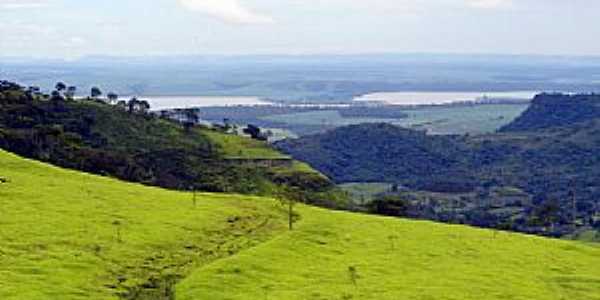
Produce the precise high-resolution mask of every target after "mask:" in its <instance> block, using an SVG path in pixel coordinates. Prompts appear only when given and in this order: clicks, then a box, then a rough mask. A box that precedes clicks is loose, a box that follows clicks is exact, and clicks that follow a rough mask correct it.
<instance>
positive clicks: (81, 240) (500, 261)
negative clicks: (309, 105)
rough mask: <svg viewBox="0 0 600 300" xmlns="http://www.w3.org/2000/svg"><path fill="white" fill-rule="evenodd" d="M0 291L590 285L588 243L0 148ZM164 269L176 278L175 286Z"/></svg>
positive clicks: (469, 293) (183, 293) (505, 291)
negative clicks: (172, 181) (209, 190)
mask: <svg viewBox="0 0 600 300" xmlns="http://www.w3.org/2000/svg"><path fill="white" fill-rule="evenodd" d="M0 178H2V179H3V181H6V182H5V183H0V298H1V299H119V298H120V299H528V300H529V299H540V300H541V299H543V300H547V299H585V300H590V299H591V300H593V299H600V269H598V268H597V266H598V265H599V264H600V248H597V247H595V246H590V245H586V244H582V243H577V242H566V241H558V240H550V239H544V238H539V237H532V236H524V235H519V234H512V233H504V232H493V231H488V230H480V229H473V228H469V227H463V226H449V225H441V224H435V223H430V222H419V221H407V220H400V219H393V218H383V217H375V216H366V215H358V214H351V213H344V212H332V211H327V210H323V209H318V208H312V207H306V206H299V207H298V212H299V215H300V219H299V221H298V222H297V224H296V229H295V230H294V231H292V232H289V231H286V230H285V221H286V220H285V217H284V215H283V213H282V212H281V210H280V206H279V205H278V204H277V203H276V202H275V201H272V200H269V199H265V198H257V197H248V196H240V195H226V194H221V195H217V194H198V195H197V197H196V201H194V197H193V194H190V193H182V192H174V191H166V190H162V189H157V188H151V187H144V186H141V185H137V184H130V183H123V182H119V181H116V180H113V179H109V178H104V177H98V176H93V175H88V174H82V173H77V172H74V171H66V170H63V169H59V168H56V167H51V166H48V165H45V164H42V163H38V162H34V161H29V160H25V159H22V158H19V157H17V156H15V155H13V154H9V153H6V152H0ZM175 282H179V283H178V284H177V285H175V286H174V284H175Z"/></svg>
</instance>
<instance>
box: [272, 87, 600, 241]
mask: <svg viewBox="0 0 600 300" xmlns="http://www.w3.org/2000/svg"><path fill="white" fill-rule="evenodd" d="M551 97H558V96H551ZM564 97H567V96H564ZM564 97H561V99H563V98H564ZM568 99H571V100H569V101H574V102H575V103H580V102H581V103H583V104H581V105H582V106H584V105H587V109H586V110H587V111H593V110H592V109H591V106H593V105H594V104H593V103H595V101H596V100H595V97H591V96H579V97H578V96H572V97H569V98H568ZM573 99H576V100H573ZM579 99H581V100H579ZM586 99H587V100H586ZM545 101H551V100H548V99H545V98H543V96H540V97H538V98H537V101H536V104H534V106H532V108H531V109H529V110H528V112H526V113H525V114H524V115H523V116H522V117H521V118H520V119H519V120H516V121H515V122H514V123H513V124H510V125H509V126H507V129H504V130H503V131H502V132H500V133H496V134H488V135H480V136H428V135H425V134H423V133H419V132H414V131H410V130H407V129H402V128H398V127H394V126H392V125H385V124H363V125H357V126H349V127H345V128H339V129H336V130H333V131H330V132H328V133H325V134H320V135H314V136H307V137H302V138H300V139H297V140H288V141H283V142H281V143H279V144H278V147H279V148H280V149H281V150H282V151H284V152H286V153H289V154H290V155H292V156H293V157H295V158H297V159H300V160H302V161H305V162H307V163H309V164H311V165H312V166H313V167H315V168H316V169H318V170H320V171H322V172H323V173H325V174H326V175H328V176H330V178H332V179H333V180H334V181H336V182H337V183H356V182H384V183H390V184H396V185H398V186H399V187H398V188H396V191H393V193H395V194H398V195H397V198H398V199H399V200H398V201H400V202H394V204H393V205H394V211H393V212H390V210H389V209H387V208H386V207H385V205H384V206H377V207H366V208H364V209H365V210H370V211H374V212H376V213H383V214H390V213H391V214H393V215H402V216H409V217H415V218H427V219H433V220H440V221H445V222H460V223H468V224H473V225H478V226H485V227H501V228H506V229H511V230H518V231H524V232H531V233H538V234H547V235H556V236H562V235H565V234H569V233H574V232H578V231H580V230H586V229H589V228H592V227H596V228H600V202H599V201H598V199H600V181H599V179H600V155H598V153H600V119H594V116H595V114H594V113H590V114H585V113H584V112H580V113H582V114H583V115H584V117H581V119H578V118H576V117H574V116H575V115H578V114H579V113H577V112H570V111H569V110H570V109H572V108H573V107H577V108H579V104H577V105H567V106H564V107H563V106H561V108H560V109H564V111H561V112H562V115H566V116H569V117H565V118H557V117H556V116H557V115H559V113H558V112H556V113H555V114H545V113H543V112H539V111H538V110H537V109H536V107H543V108H545V109H549V107H548V106H544V105H542V104H541V102H545ZM569 104H570V102H569ZM557 109H558V108H557ZM531 116H537V117H531ZM531 119H538V120H539V122H530V121H529V120H531ZM557 120H559V121H557ZM575 120H580V121H578V122H576V121H575ZM540 124H542V125H540ZM544 124H545V125H544ZM561 124H562V125H561ZM536 125H539V126H536ZM518 128H522V129H520V130H519V131H513V130H517V129H518ZM505 190H511V191H513V190H515V191H517V192H516V195H519V196H516V197H515V196H506V193H504V192H503V191H505ZM391 192H392V191H391ZM508 194H515V193H508ZM359 209H360V208H359Z"/></svg>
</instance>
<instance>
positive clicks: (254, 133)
mask: <svg viewBox="0 0 600 300" xmlns="http://www.w3.org/2000/svg"><path fill="white" fill-rule="evenodd" d="M244 133H245V134H247V135H250V137H252V138H253V139H255V140H259V141H266V140H267V137H266V136H265V135H264V134H263V133H262V132H261V131H260V128H259V127H258V126H255V125H252V124H248V127H246V128H245V129H244Z"/></svg>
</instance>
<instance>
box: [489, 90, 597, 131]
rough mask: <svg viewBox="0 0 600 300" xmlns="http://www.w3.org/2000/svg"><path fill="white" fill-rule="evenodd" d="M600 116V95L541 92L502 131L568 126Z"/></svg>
mask: <svg viewBox="0 0 600 300" xmlns="http://www.w3.org/2000/svg"><path fill="white" fill-rule="evenodd" d="M599 118H600V95H595V94H591V95H565V94H540V95H537V96H536V97H535V98H534V99H533V101H532V102H531V106H530V107H529V109H528V110H526V111H525V112H524V113H523V114H522V115H521V116H520V117H518V118H517V119H516V120H514V121H513V122H512V123H510V124H508V125H506V126H504V127H503V128H501V129H500V131H502V132H511V131H530V130H538V129H545V128H550V127H560V126H568V125H572V124H575V123H579V122H584V121H588V120H593V119H599Z"/></svg>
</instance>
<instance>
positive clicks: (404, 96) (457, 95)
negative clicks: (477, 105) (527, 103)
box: [354, 91, 539, 105]
mask: <svg viewBox="0 0 600 300" xmlns="http://www.w3.org/2000/svg"><path fill="white" fill-rule="evenodd" d="M538 93H539V92H536V91H513V92H385V93H372V94H367V95H363V96H360V97H356V98H354V101H356V102H383V103H386V104H390V105H430V104H449V103H454V102H464V101H477V100H482V99H485V98H488V99H533V97H534V96H535V95H536V94H538Z"/></svg>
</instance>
